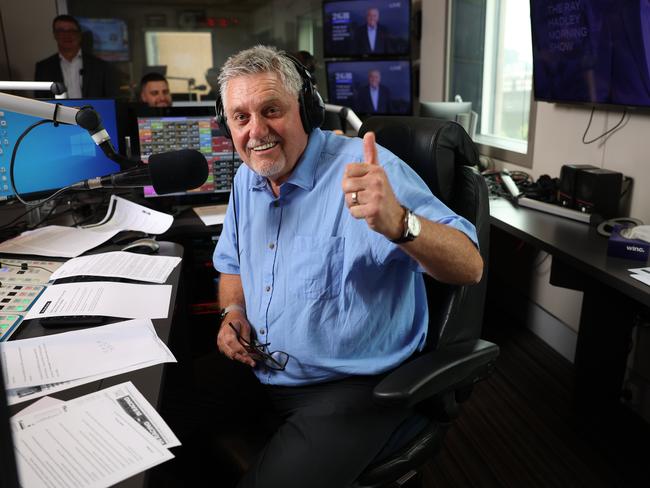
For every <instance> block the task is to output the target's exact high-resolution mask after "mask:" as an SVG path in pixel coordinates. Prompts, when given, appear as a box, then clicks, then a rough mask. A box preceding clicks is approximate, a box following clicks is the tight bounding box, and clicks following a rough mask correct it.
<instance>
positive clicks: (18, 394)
mask: <svg viewBox="0 0 650 488" xmlns="http://www.w3.org/2000/svg"><path fill="white" fill-rule="evenodd" d="M138 323H144V324H145V325H146V326H147V327H148V328H149V329H150V330H151V333H152V334H154V335H155V328H154V326H153V324H152V323H151V321H150V320H129V321H126V322H119V323H116V324H110V325H104V326H102V327H104V328H109V329H110V328H112V329H114V332H116V333H119V331H120V330H121V329H120V328H119V327H118V326H119V325H122V324H124V327H127V326H130V325H134V324H138ZM85 330H94V329H85ZM72 332H80V331H72ZM69 333H71V332H65V333H63V334H58V335H64V334H69ZM50 337H54V336H50ZM156 340H157V342H156V344H155V345H152V347H151V348H149V349H147V350H143V351H141V352H140V353H138V357H137V358H131V359H126V360H124V361H123V362H122V363H121V365H120V366H119V367H118V368H117V369H114V370H111V371H105V372H102V373H99V374H96V375H91V376H84V377H83V378H82V377H79V375H77V378H78V379H73V380H71V381H63V382H56V383H44V384H40V385H37V386H31V387H27V388H15V389H8V390H7V403H8V404H9V405H15V404H17V403H21V402H26V401H28V400H33V399H35V398H39V397H42V396H45V395H48V394H51V393H56V392H57V391H61V390H66V389H68V388H74V387H75V386H79V385H83V384H86V383H92V382H93V381H98V380H101V379H103V378H108V377H109V376H116V375H119V374H124V373H129V372H131V371H135V370H138V369H144V368H147V367H149V366H155V365H157V364H162V363H173V362H176V358H174V355H173V354H172V353H171V351H170V350H169V349H168V348H167V346H166V345H165V344H164V343H163V342H162V341H160V340H159V339H158V338H157V336H156ZM11 342H14V341H11ZM2 348H4V346H0V350H2ZM4 358H5V355H4V354H0V359H1V360H3V361H4ZM3 364H4V366H5V368H4V371H5V376H8V374H7V362H6V361H5V362H4V363H3ZM12 369H13V368H12Z"/></svg>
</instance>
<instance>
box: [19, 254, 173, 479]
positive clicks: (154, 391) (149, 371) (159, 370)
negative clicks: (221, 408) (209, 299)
mask: <svg viewBox="0 0 650 488" xmlns="http://www.w3.org/2000/svg"><path fill="white" fill-rule="evenodd" d="M106 250H107V251H109V250H115V249H106ZM158 254H159V255H161V256H177V257H182V256H183V247H182V246H180V245H178V244H174V243H171V242H160V249H159V251H158ZM181 266H182V263H181V264H179V265H178V266H176V268H175V269H174V270H173V271H172V273H171V275H170V276H169V278H168V279H167V281H166V283H165V284H167V285H172V293H171V297H170V301H169V311H168V313H167V318H166V319H154V320H152V322H153V324H154V327H155V328H156V332H157V333H158V337H160V339H161V340H162V341H163V342H164V343H165V344H167V345H169V338H170V332H171V328H172V321H173V316H174V310H175V308H176V301H177V296H178V291H179V283H180V275H181ZM119 320H126V319H115V321H116V322H117V321H119ZM68 330H76V328H72V329H69V328H64V327H57V328H54V329H46V328H44V327H42V326H41V325H40V324H39V323H38V320H31V321H29V322H26V323H25V324H21V326H20V328H19V329H18V330H17V331H16V332H15V333H14V334H13V335H12V336H11V340H14V339H27V338H29V337H39V336H42V335H46V334H53V333H59V332H65V331H68ZM172 352H173V351H172ZM164 367H165V365H164V364H159V365H156V366H151V367H148V368H145V369H138V370H135V371H132V372H129V373H125V374H120V375H117V376H110V377H108V378H104V379H103V380H100V381H96V382H94V383H88V384H85V385H80V386H78V387H75V388H70V389H67V390H63V391H60V392H56V393H53V394H52V396H54V397H56V398H59V399H62V400H71V399H73V398H76V397H79V396H82V395H86V394H88V393H92V392H93V391H97V390H100V389H104V388H106V387H109V386H113V385H118V384H120V383H123V382H125V381H131V382H133V384H134V385H135V386H136V388H137V389H138V390H139V391H140V393H142V394H143V395H144V397H145V398H146V399H147V400H148V401H149V403H151V404H152V405H153V406H154V407H156V408H158V406H159V404H160V400H161V396H162V395H161V393H162V386H163V380H164ZM27 405H29V402H25V403H20V404H18V405H14V406H12V407H10V408H11V410H12V412H14V413H16V412H18V411H20V410H22V409H23V408H24V407H25V406H27ZM146 477H147V473H146V472H144V473H139V474H137V475H135V476H132V477H131V478H129V479H127V480H124V481H122V482H121V483H118V484H117V485H115V486H118V487H120V488H141V487H143V486H146Z"/></svg>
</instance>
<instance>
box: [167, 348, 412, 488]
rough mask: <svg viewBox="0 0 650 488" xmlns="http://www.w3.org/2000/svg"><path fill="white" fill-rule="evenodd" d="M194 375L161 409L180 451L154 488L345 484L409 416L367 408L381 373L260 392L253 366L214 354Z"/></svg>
mask: <svg viewBox="0 0 650 488" xmlns="http://www.w3.org/2000/svg"><path fill="white" fill-rule="evenodd" d="M193 370H194V373H193V375H192V381H183V382H181V384H180V385H179V394H178V399H177V401H170V402H168V406H167V408H166V409H165V412H164V413H165V414H164V418H165V419H166V420H167V421H168V422H169V423H170V425H171V427H172V429H173V430H174V432H175V433H176V435H177V436H178V437H179V438H180V439H181V442H182V443H183V445H182V446H181V447H180V448H175V450H174V453H175V455H176V456H177V458H176V459H174V460H173V461H172V462H169V463H164V464H163V465H162V468H160V470H159V471H161V473H160V475H159V478H163V481H164V482H165V483H166V484H164V483H163V484H160V486H176V484H173V483H170V480H171V479H172V478H178V479H179V482H178V483H177V485H179V486H189V484H188V483H191V482H193V480H194V478H196V479H197V483H200V484H201V486H207V485H208V484H212V485H213V486H219V487H234V486H235V485H237V486H238V487H240V488H250V487H257V488H266V487H268V488H291V487H296V488H318V487H323V488H339V487H340V488H347V487H348V486H349V485H350V484H351V483H352V482H353V481H354V480H356V479H357V477H358V476H359V474H360V473H361V472H362V471H363V470H364V468H365V467H366V466H367V465H368V464H369V463H370V462H371V461H372V460H373V459H374V458H375V456H376V455H377V453H379V452H380V451H381V449H382V448H383V447H384V445H385V444H386V442H387V440H388V439H389V437H390V436H391V434H392V433H393V432H394V431H395V430H396V428H397V427H398V426H399V425H400V424H401V423H402V422H403V421H404V420H405V419H406V418H407V417H408V416H409V415H410V414H411V411H410V410H408V409H388V408H382V407H378V406H377V405H375V404H374V402H373V400H372V390H373V388H374V386H375V385H376V384H377V383H378V382H379V381H380V380H381V379H382V378H383V375H382V376H353V377H348V378H346V379H343V380H339V381H332V382H328V383H321V384H316V385H311V386H304V387H273V386H264V385H262V384H260V382H259V381H258V380H257V378H256V377H255V375H254V374H253V371H252V370H251V368H250V367H248V366H245V365H243V364H241V363H238V362H235V361H231V360H229V359H227V358H225V357H224V356H223V355H221V354H218V353H213V354H208V355H206V356H203V357H201V358H200V359H198V360H196V361H195V362H194V365H193ZM184 378H187V377H186V376H184ZM242 472H243V476H242ZM198 480H200V481H198ZM237 483H239V484H237ZM156 486H158V485H156Z"/></svg>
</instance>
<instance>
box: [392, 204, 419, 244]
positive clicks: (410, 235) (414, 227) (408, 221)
mask: <svg viewBox="0 0 650 488" xmlns="http://www.w3.org/2000/svg"><path fill="white" fill-rule="evenodd" d="M402 208H403V209H404V230H403V231H402V236H401V237H398V238H397V239H392V240H391V242H394V243H395V244H402V243H404V242H411V241H412V240H413V239H415V238H416V237H417V236H419V235H420V231H421V230H422V224H421V223H420V219H419V218H418V216H417V215H415V214H414V213H413V212H411V211H410V210H409V209H408V208H406V207H402Z"/></svg>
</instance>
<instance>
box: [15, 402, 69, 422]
mask: <svg viewBox="0 0 650 488" xmlns="http://www.w3.org/2000/svg"><path fill="white" fill-rule="evenodd" d="M64 404H65V402H64V401H63V400H59V399H58V398H54V397H51V396H44V397H43V398H40V399H38V400H36V401H35V402H34V403H30V404H29V405H27V406H26V407H25V408H23V409H22V410H21V411H20V412H18V413H17V414H15V415H13V416H12V417H11V420H12V421H14V420H16V421H17V420H18V419H20V418H22V417H26V416H27V415H36V414H37V413H38V412H41V411H44V410H50V409H53V408H57V407H60V406H62V405H64Z"/></svg>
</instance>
